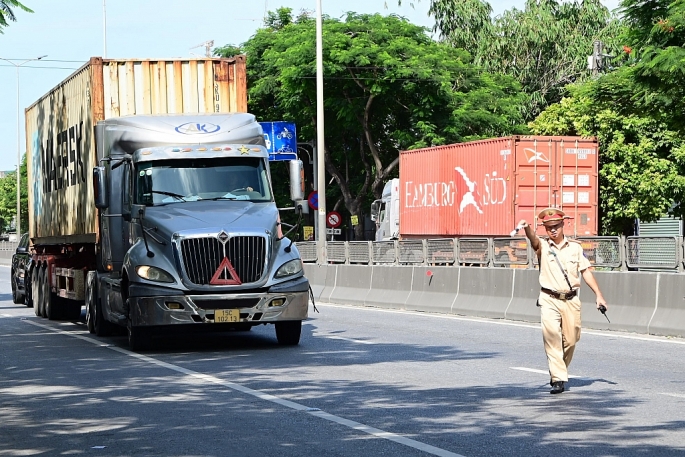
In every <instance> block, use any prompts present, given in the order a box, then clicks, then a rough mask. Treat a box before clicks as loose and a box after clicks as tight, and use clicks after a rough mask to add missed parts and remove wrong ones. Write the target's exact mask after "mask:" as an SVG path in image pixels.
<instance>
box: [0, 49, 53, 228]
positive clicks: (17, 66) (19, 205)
mask: <svg viewBox="0 0 685 457" xmlns="http://www.w3.org/2000/svg"><path fill="white" fill-rule="evenodd" d="M44 57H47V56H40V57H36V58H35V59H26V60H25V61H23V62H22V63H19V64H16V63H14V62H12V61H11V60H9V59H3V58H2V57H0V60H4V61H5V62H8V63H10V64H12V65H14V67H15V68H16V70H17V221H16V224H15V225H16V229H17V241H19V238H20V237H21V139H20V138H21V132H20V130H21V105H20V104H19V67H21V66H22V65H24V64H27V63H29V62H33V61H34V60H40V59H42V58H44Z"/></svg>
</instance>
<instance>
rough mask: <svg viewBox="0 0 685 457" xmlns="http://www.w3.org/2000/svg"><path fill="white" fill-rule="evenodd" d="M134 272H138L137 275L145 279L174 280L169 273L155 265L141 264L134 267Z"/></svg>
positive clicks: (156, 280)
mask: <svg viewBox="0 0 685 457" xmlns="http://www.w3.org/2000/svg"><path fill="white" fill-rule="evenodd" d="M136 273H138V276H140V277H141V278H144V279H147V280H148V281H155V282H174V278H173V277H172V276H171V275H170V274H169V273H167V272H166V271H164V270H162V269H161V268H157V267H151V266H148V265H141V266H139V267H138V268H136Z"/></svg>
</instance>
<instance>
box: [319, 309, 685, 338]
mask: <svg viewBox="0 0 685 457" xmlns="http://www.w3.org/2000/svg"><path fill="white" fill-rule="evenodd" d="M316 306H318V307H320V306H323V307H326V306H331V307H333V308H346V309H354V310H364V311H377V312H380V313H394V314H411V315H412V316H422V317H433V318H437V319H453V320H457V321H468V322H481V323H485V324H494V325H506V326H509V327H524V328H534V329H540V324H523V323H515V322H508V321H503V320H494V319H485V318H479V317H465V316H450V315H448V314H437V313H427V312H419V311H404V310H401V309H383V308H372V307H370V306H353V305H341V304H338V303H319V304H317V305H316ZM583 335H595V336H604V337H608V338H623V339H627V340H638V341H649V342H652V343H670V344H682V345H685V339H683V338H675V337H665V336H652V335H649V336H634V335H626V334H623V333H619V332H617V331H607V332H599V331H592V330H585V329H583Z"/></svg>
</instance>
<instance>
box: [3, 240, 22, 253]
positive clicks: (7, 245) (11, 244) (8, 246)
mask: <svg viewBox="0 0 685 457" xmlns="http://www.w3.org/2000/svg"><path fill="white" fill-rule="evenodd" d="M17 246H19V242H18V241H0V251H12V253H14V251H16V250H17Z"/></svg>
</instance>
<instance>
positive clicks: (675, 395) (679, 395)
mask: <svg viewBox="0 0 685 457" xmlns="http://www.w3.org/2000/svg"><path fill="white" fill-rule="evenodd" d="M659 395H666V396H668V397H676V398H685V395H683V394H669V393H667V392H659Z"/></svg>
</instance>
